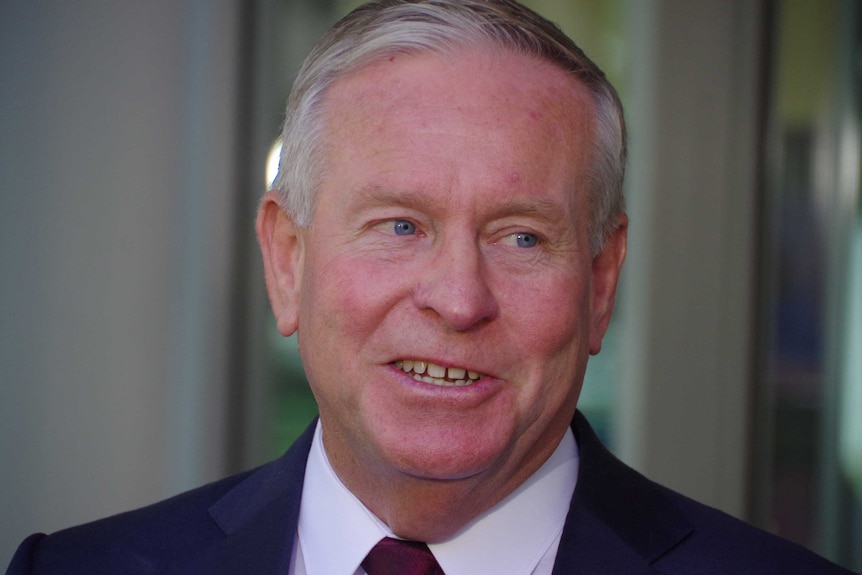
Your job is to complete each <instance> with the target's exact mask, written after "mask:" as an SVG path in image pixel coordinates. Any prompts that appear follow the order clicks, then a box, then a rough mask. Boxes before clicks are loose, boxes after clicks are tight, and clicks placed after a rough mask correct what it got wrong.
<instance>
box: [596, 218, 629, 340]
mask: <svg viewBox="0 0 862 575" xmlns="http://www.w3.org/2000/svg"><path fill="white" fill-rule="evenodd" d="M628 225H629V221H628V216H626V215H625V214H620V216H619V218H618V220H617V227H616V228H615V230H614V232H613V234H611V236H610V237H609V238H608V239H607V241H606V242H605V245H604V247H603V248H602V251H601V252H599V253H598V254H597V255H596V256H595V257H594V258H593V269H592V287H591V289H592V293H591V294H590V354H591V355H596V354H597V353H599V352H600V351H601V349H602V338H604V336H605V332H606V331H607V330H608V324H609V323H610V321H611V313H612V312H613V310H614V300H615V299H616V294H617V284H618V282H619V278H620V270H621V269H622V267H623V261H625V259H626V243H627V238H628Z"/></svg>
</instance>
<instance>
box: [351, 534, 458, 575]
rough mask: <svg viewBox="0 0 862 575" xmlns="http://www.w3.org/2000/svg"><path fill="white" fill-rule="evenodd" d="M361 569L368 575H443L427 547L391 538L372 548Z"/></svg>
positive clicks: (416, 542) (418, 543)
mask: <svg viewBox="0 0 862 575" xmlns="http://www.w3.org/2000/svg"><path fill="white" fill-rule="evenodd" d="M362 568H363V569H365V572H366V573H368V575H444V574H443V570H442V569H440V565H439V564H438V563H437V560H436V559H434V555H432V554H431V550H430V549H428V546H427V545H425V544H424V543H420V542H419V541H404V540H402V539H392V538H391V537H385V538H383V539H381V540H380V543H378V544H377V545H375V546H374V549H372V550H371V551H370V552H369V553H368V556H367V557H365V561H363V562H362Z"/></svg>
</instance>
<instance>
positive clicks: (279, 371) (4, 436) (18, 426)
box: [0, 0, 862, 570]
mask: <svg viewBox="0 0 862 575" xmlns="http://www.w3.org/2000/svg"><path fill="white" fill-rule="evenodd" d="M355 4H356V3H355V2H346V1H338V0H152V1H149V2H135V1H131V0H121V1H116V0H112V1H108V0H79V1H77V2H64V1H61V0H54V1H50V0H29V1H25V0H5V1H3V2H0V517H2V520H0V566H5V565H6V563H7V562H8V561H9V559H10V558H11V556H12V553H13V552H14V549H15V546H16V545H17V543H18V542H19V541H20V540H21V539H22V538H23V537H25V536H26V535H27V534H29V533H31V532H34V531H49V532H50V531H55V530H58V529H61V528H64V527H67V526H70V525H73V524H77V523H80V522H84V521H87V520H91V519H95V518H98V517H101V516H104V515H108V514H113V513H116V512H119V511H122V510H126V509H130V508H133V507H137V506H141V505H144V504H147V503H150V502H153V501H155V500H158V499H162V498H164V497H167V496H169V495H172V494H175V493H177V492H180V491H182V490H185V489H188V488H190V487H193V486H196V485H200V484H202V483H204V482H207V481H210V480H213V479H216V478H219V477H222V476H224V475H226V474H228V473H231V472H234V471H237V470H239V469H244V468H248V467H251V466H254V465H257V464H259V463H261V462H263V461H265V460H267V459H270V458H272V457H275V456H277V455H278V454H280V453H281V452H282V451H283V450H284V449H285V448H286V446H287V445H288V444H289V443H290V441H291V440H292V438H293V437H295V436H296V435H297V434H298V433H299V431H301V430H302V429H303V428H304V427H305V426H306V425H307V424H308V422H309V421H310V419H311V418H312V417H313V415H314V413H315V407H314V402H313V400H312V399H311V397H310V394H309V392H308V389H307V385H306V383H305V380H304V376H303V373H302V367H301V365H300V364H299V360H298V355H297V353H296V347H295V343H294V341H293V340H292V339H284V338H281V337H280V336H279V335H278V333H277V331H276V329H275V326H274V322H273V320H272V319H271V317H270V312H269V309H268V303H267V301H266V296H265V291H264V286H263V278H262V271H261V269H260V263H259V261H258V260H259V255H258V250H257V246H256V243H255V240H254V236H253V220H254V214H255V209H256V205H257V202H258V200H259V198H260V195H261V193H262V192H263V190H264V189H265V188H266V185H267V178H269V177H271V173H270V174H269V175H268V172H267V159H268V157H269V155H270V154H271V152H272V150H273V148H274V147H275V146H277V137H278V129H279V125H280V123H281V120H282V114H283V106H284V102H285V99H286V96H287V93H288V91H289V88H290V84H291V82H292V80H293V76H294V74H295V71H296V69H297V67H298V65H299V63H300V61H301V59H302V58H303V57H304V55H305V53H306V52H307V50H308V49H309V47H310V45H311V43H312V42H313V41H314V40H315V39H316V38H317V37H318V36H319V35H320V34H321V33H322V32H323V31H324V30H325V29H326V28H327V27H328V26H329V25H330V24H332V23H333V22H334V21H335V20H336V19H337V18H338V17H339V16H341V15H343V14H344V13H345V12H346V11H347V10H349V9H350V8H351V7H352V6H353V5H355ZM527 4H528V5H530V6H532V7H534V8H535V9H537V10H538V11H539V12H541V13H543V14H544V15H546V16H548V17H550V18H551V19H553V20H555V21H557V22H558V23H559V24H560V26H561V27H562V28H563V29H564V30H565V31H567V32H568V33H569V34H570V35H571V36H572V37H573V38H574V39H575V40H576V41H577V42H578V43H579V44H580V45H581V46H582V47H583V48H584V49H585V50H586V51H587V53H588V54H590V55H591V56H592V57H593V59H594V60H596V61H597V62H598V63H599V65H600V66H602V67H603V68H604V69H605V71H606V72H607V74H608V76H609V77H610V78H611V79H612V81H613V82H614V84H615V85H616V86H617V87H618V89H619V90H620V92H621V95H622V98H623V101H624V104H625V106H626V110H627V114H628V119H629V124H630V134H631V163H630V168H629V177H628V183H627V186H628V188H627V190H628V198H629V211H630V216H631V222H632V224H631V231H630V251H629V254H630V255H629V261H628V263H627V266H626V269H625V271H624V276H623V286H622V292H621V294H620V300H619V303H618V309H617V314H616V316H615V319H614V322H613V323H612V326H611V331H610V333H609V335H608V339H607V341H606V345H605V349H604V351H603V352H602V354H601V355H600V356H598V357H596V358H594V359H593V360H592V361H591V364H590V367H589V373H588V377H587V383H586V384H585V389H584V394H583V397H582V400H581V404H580V406H581V408H582V409H583V410H584V411H585V412H587V414H588V416H589V417H590V419H591V421H592V422H593V423H594V425H595V426H596V427H597V428H598V431H599V432H600V434H601V435H602V436H603V438H604V439H605V440H606V441H607V442H608V444H609V445H610V446H611V447H612V449H613V450H614V451H615V452H616V453H617V454H618V455H620V456H621V457H622V458H623V459H624V460H626V461H627V462H629V463H630V464H631V465H633V466H634V467H636V468H638V469H639V470H641V471H642V472H644V473H645V474H646V475H648V476H650V477H652V478H654V479H656V480H658V481H660V482H663V483H666V484H668V485H669V486H671V487H673V488H675V489H678V490H680V491H682V492H684V493H686V494H689V495H691V496H692V497H695V498H697V499H699V500H702V501H704V502H706V503H708V504H711V505H714V506H717V507H719V508H721V509H724V510H726V511H727V512H729V513H731V514H733V515H736V516H738V517H741V518H744V519H746V520H748V521H751V522H753V523H755V524H757V525H759V526H761V527H764V528H766V529H768V530H770V531H773V532H776V533H778V534H781V535H783V536H785V537H788V538H790V539H793V540H795V541H798V542H800V543H802V544H803V545H806V546H808V547H810V548H812V549H815V550H816V551H818V552H819V553H821V554H824V555H826V556H827V557H830V558H832V559H833V560H836V561H838V562H840V563H842V564H844V565H846V566H848V567H851V568H853V569H855V570H860V569H862V544H860V542H862V209H860V201H862V200H860V192H859V187H860V180H859V174H860V150H862V140H860V118H859V109H860V104H862V6H860V2H859V1H858V0H541V1H540V0H534V1H530V2H527Z"/></svg>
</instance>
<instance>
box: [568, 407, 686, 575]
mask: <svg viewBox="0 0 862 575" xmlns="http://www.w3.org/2000/svg"><path fill="white" fill-rule="evenodd" d="M572 429H573V431H574V432H575V438H576V439H577V441H578V450H579V453H580V470H579V473H578V484H577V487H576V488H575V494H574V496H573V497H572V504H571V507H570V508H569V515H568V518H567V520H566V525H565V527H564V530H563V537H562V541H561V543H560V549H559V551H558V552H557V560H556V563H555V564H554V572H553V573H554V575H566V574H568V573H578V574H579V575H580V574H600V573H625V574H629V573H631V574H635V573H644V574H646V573H655V571H654V570H653V569H652V568H651V567H650V564H652V563H653V562H654V561H656V560H657V559H658V558H659V557H661V556H662V555H664V554H665V553H667V552H668V551H669V550H670V549H672V548H673V547H675V546H676V545H678V544H679V543H680V542H681V541H682V540H683V539H685V538H686V537H687V536H688V535H689V534H690V533H691V532H692V527H691V525H690V524H689V523H688V522H687V521H686V520H685V518H684V517H683V516H682V515H681V514H680V513H679V512H678V511H677V510H676V509H675V508H674V507H673V506H672V505H671V504H670V503H669V502H668V501H667V499H666V497H665V496H664V494H663V493H662V492H661V489H660V488H659V487H658V486H657V485H656V484H654V483H652V482H651V481H649V480H647V479H646V478H645V477H643V476H642V475H640V474H639V473H637V472H636V471H634V470H633V469H631V468H629V467H627V466H626V465H625V464H623V463H622V462H621V461H619V460H618V459H616V458H615V457H614V456H613V455H611V453H610V452H608V451H607V450H606V449H605V447H604V446H603V445H602V444H601V442H600V441H599V439H598V438H597V437H596V435H595V432H593V430H592V428H591V427H590V425H589V424H588V423H587V420H586V419H585V418H584V417H583V416H582V415H581V414H580V413H577V414H575V419H574V422H573V423H572Z"/></svg>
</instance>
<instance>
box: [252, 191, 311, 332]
mask: <svg viewBox="0 0 862 575" xmlns="http://www.w3.org/2000/svg"><path fill="white" fill-rule="evenodd" d="M256 229H257V240H258V242H260V249H261V251H262V252H263V270H264V277H265V278H266V291H267V293H268V294H269V303H270V305H271V306H272V312H273V314H275V319H276V322H277V324H278V331H279V332H280V333H281V335H283V336H285V337H287V336H289V335H291V334H293V333H294V332H295V331H296V330H297V328H298V327H299V287H300V284H301V282H302V264H303V261H304V257H303V256H304V248H303V242H302V236H301V234H300V228H299V227H298V226H297V225H296V224H295V223H294V221H293V218H291V217H290V216H289V215H288V214H287V212H285V211H284V210H283V209H282V207H281V206H280V205H279V203H278V196H277V195H276V193H275V192H272V191H270V192H267V193H266V194H265V195H264V197H263V201H262V202H261V204H260V209H259V210H258V212H257V225H256Z"/></svg>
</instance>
